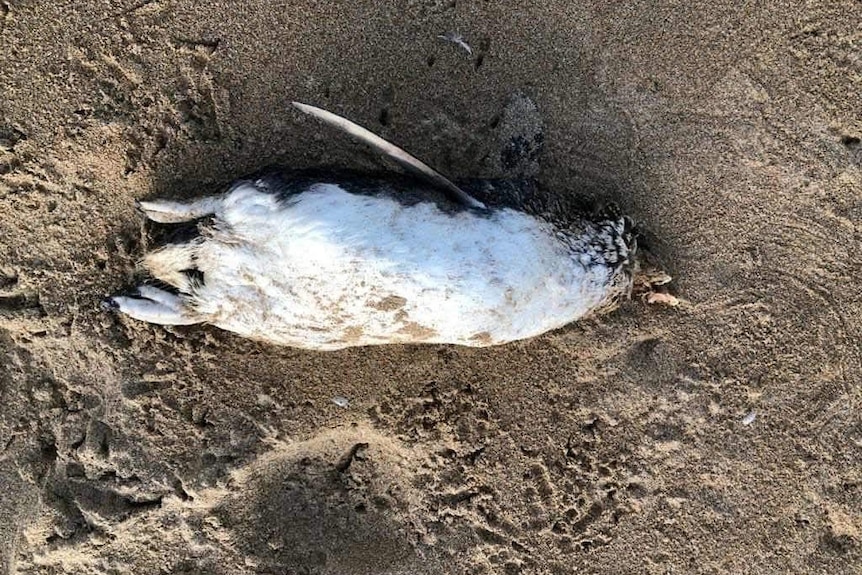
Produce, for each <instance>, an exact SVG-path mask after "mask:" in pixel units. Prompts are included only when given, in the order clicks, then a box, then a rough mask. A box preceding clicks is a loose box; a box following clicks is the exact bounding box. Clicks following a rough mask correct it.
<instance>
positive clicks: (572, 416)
mask: <svg viewBox="0 0 862 575" xmlns="http://www.w3.org/2000/svg"><path fill="white" fill-rule="evenodd" d="M342 4H348V5H346V6H345V5H342ZM447 31H456V32H460V33H461V34H462V35H463V37H464V39H465V40H466V42H467V43H468V44H469V45H470V46H471V48H472V54H468V53H467V52H466V50H464V49H463V48H462V47H459V46H457V45H455V44H453V43H451V42H447V41H444V40H441V39H439V38H438V36H439V35H441V34H445V33H446V32H447ZM860 54H862V30H860V28H859V5H858V2H854V1H851V0H836V1H834V2H819V3H810V4H809V5H807V6H803V5H802V4H801V3H799V2H785V3H772V4H770V5H767V4H762V3H761V4H757V3H754V4H740V3H726V5H721V4H717V3H714V2H699V3H695V4H693V3H678V2H677V3H671V2H658V3H656V2H652V3H643V2H642V3H637V2H635V3H632V2H628V3H620V2H604V1H599V0H595V1H589V2H580V3H572V2H555V3H550V4H549V3H523V2H521V3H517V7H515V4H513V3H500V2H497V3H492V2H479V1H477V2H464V1H460V2H437V1H429V2H422V1H418V0H403V1H401V2H371V1H360V2H350V3H331V2H292V3H287V4H281V5H274V4H273V3H271V2H264V1H258V0H252V1H249V2H242V3H223V2H222V3H215V2H187V1H185V0H173V1H168V0H152V1H144V2H133V1H129V2H112V3H105V2H94V1H92V0H84V1H82V2H77V3H74V4H68V6H67V5H64V4H63V3H59V2H25V1H23V0H6V1H2V0H0V555H2V562H3V563H2V564H3V565H5V566H7V567H8V569H7V570H8V571H10V572H18V573H69V574H71V573H75V574H78V573H100V574H101V573H159V572H162V573H343V574H345V575H349V574H353V573H476V574H479V573H488V574H490V573H505V574H507V575H509V574H515V573H530V574H532V573H542V574H545V573H554V574H568V573H574V572H578V573H597V574H611V573H613V574H616V573H656V574H658V573H669V572H673V573H759V574H779V573H781V574H783V573H789V572H792V573H829V574H841V573H858V569H859V565H862V536H860V533H862V511H860V510H862V423H860V408H862V384H860V381H862V343H860V342H862V290H860V289H859V278H860V277H862V255H860V253H862V250H860V245H862V242H860V240H862V231H860V221H862V192H860V190H862V144H860V141H862V120H860V110H862V60H860ZM292 100H300V101H305V102H309V103H313V104H316V105H320V106H323V107H325V108H329V109H332V110H333V111H336V112H339V113H342V114H344V115H346V116H348V117H350V118H351V119H354V120H356V121H359V122H360V123H362V124H364V125H366V126H368V127H370V128H373V129H375V130H376V131H378V132H380V133H381V134H382V135H383V136H385V137H388V138H390V139H392V140H393V141H395V142H397V143H398V144H400V145H402V146H404V147H405V148H406V149H408V150H411V151H413V152H414V153H416V154H417V155H418V156H419V157H420V158H422V159H424V160H426V161H427V162H429V163H431V164H433V165H435V166H437V167H438V168H440V169H442V170H444V171H445V172H447V173H448V174H450V175H452V176H453V177H456V178H458V177H465V176H477V175H482V176H501V175H507V176H514V175H519V174H532V173H535V171H536V170H538V169H539V168H541V171H540V174H539V177H540V179H541V182H542V184H543V185H544V186H545V187H546V188H547V189H548V190H549V192H548V193H550V194H556V195H559V196H560V197H563V196H565V197H569V196H572V195H574V194H585V195H586V196H588V197H589V198H590V199H592V200H594V201H595V202H597V203H605V202H609V201H613V202H616V203H618V204H619V205H620V206H621V207H622V208H623V210H624V211H626V212H628V213H630V214H631V215H633V216H634V217H635V218H636V219H638V220H640V221H642V222H643V223H644V224H645V226H646V229H647V231H648V235H647V237H648V239H649V240H650V243H651V244H652V247H653V249H654V250H655V251H656V252H657V253H658V255H659V256H660V257H661V259H662V260H663V261H664V263H665V264H667V265H668V266H669V268H670V270H669V271H670V272H671V273H672V274H673V275H674V277H675V278H676V279H675V285H674V289H675V292H674V293H676V294H677V295H679V296H680V297H681V298H682V299H683V300H685V302H688V303H686V304H684V305H681V306H678V307H676V308H672V309H667V308H655V307H647V306H644V305H642V304H641V303H640V302H632V303H631V304H629V305H628V306H625V307H624V308H623V309H622V310H619V311H618V312H616V313H615V314H613V315H611V316H609V317H606V318H603V319H602V320H600V321H590V322H586V323H583V324H579V325H576V326H572V327H570V328H567V329H564V330H561V331H560V332H558V333H555V334H551V335H548V336H545V337H541V338H538V339H536V340H535V341H530V342H527V343H523V344H518V345H511V346H506V347H503V348H497V349H487V350H465V349H456V348H447V347H418V348H415V347H410V348H390V349H366V350H349V351H344V352H338V353H331V354H313V353H302V352H297V351H293V350H288V349H276V348H272V347H267V346H261V345H257V344H254V343H251V342H247V341H243V340H240V339H237V338H235V337H233V336H231V335H229V334H225V333H222V332H219V331H217V330H214V329H210V328H205V327H191V328H183V329H165V328H161V327H153V326H148V325H142V324H140V323H136V322H133V321H126V320H122V319H119V318H117V317H115V316H112V315H107V314H105V313H103V312H102V311H101V310H100V309H99V306H98V304H99V301H100V299H101V298H102V297H103V296H104V295H106V294H108V293H112V292H114V291H116V290H118V289H121V288H123V287H124V286H127V285H130V284H132V283H133V282H134V280H135V279H136V276H135V274H136V273H137V272H136V268H135V263H136V261H137V260H138V259H139V258H140V257H141V256H142V254H143V253H144V251H145V249H146V246H147V245H148V243H149V242H152V241H156V240H158V239H164V237H165V235H166V233H165V232H160V231H156V230H152V229H150V228H149V227H144V226H142V222H141V218H140V216H139V214H137V213H136V212H135V209H134V200H135V199H140V198H145V197H155V196H167V197H172V198H177V199H181V198H187V197H190V196H192V195H195V194H199V193H212V192H213V191H216V190H218V189H219V188H220V186H222V185H224V184H226V183H228V182H229V181H230V180H231V179H233V178H235V177H237V176H239V175H242V174H244V173H247V172H249V171H252V170H254V169H257V168H260V167H262V166H264V165H268V164H281V165H290V166H318V165H322V164H336V165H341V166H345V167H352V168H360V169H368V168H373V167H375V166H376V164H375V160H374V159H373V158H372V157H371V156H369V155H367V154H365V153H364V152H362V151H361V150H359V149H357V148H356V147H355V146H353V145H352V144H351V143H350V141H349V140H346V139H344V138H341V137H338V136H335V135H333V134H332V132H330V131H328V130H326V129H324V128H322V127H321V126H320V125H318V124H315V123H314V122H313V121H311V120H309V119H307V118H302V117H299V115H298V114H296V113H293V112H292V111H290V110H289V107H288V104H289V102H290V101H292ZM532 103H534V104H535V108H534V107H533V106H532V105H531V104H532ZM531 130H532V132H531ZM525 133H530V134H532V136H531V137H529V138H525V139H523V140H517V141H513V139H512V138H513V135H515V134H520V135H523V134H525ZM537 136H539V137H537ZM513 142H514V143H513ZM513 158H514V159H515V160H516V161H514V162H513ZM522 160H525V161H523V162H522ZM151 233H154V234H155V235H154V236H150V234H151ZM338 396H343V397H345V398H348V399H349V400H350V403H349V405H348V406H347V407H340V406H338V405H336V404H334V403H333V402H332V398H334V397H338ZM366 443H367V444H368V446H367V447H362V448H359V449H358V451H357V453H356V454H355V455H356V457H355V458H354V460H353V462H352V463H351V465H350V466H349V468H347V469H345V470H343V471H339V470H338V466H339V462H342V458H343V457H344V455H345V454H346V453H348V452H349V451H350V450H351V448H353V447H354V446H356V445H359V444H366Z"/></svg>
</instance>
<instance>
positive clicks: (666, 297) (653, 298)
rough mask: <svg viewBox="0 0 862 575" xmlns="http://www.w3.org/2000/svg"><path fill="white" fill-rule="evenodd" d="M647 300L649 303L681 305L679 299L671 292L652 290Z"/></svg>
mask: <svg viewBox="0 0 862 575" xmlns="http://www.w3.org/2000/svg"><path fill="white" fill-rule="evenodd" d="M646 302H647V303H648V304H658V305H666V306H670V307H675V306H678V305H679V299H678V298H676V297H674V296H672V295H670V294H669V293H660V292H652V293H650V294H647V296H646Z"/></svg>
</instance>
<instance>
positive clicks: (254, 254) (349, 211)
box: [182, 182, 612, 350]
mask: <svg viewBox="0 0 862 575" xmlns="http://www.w3.org/2000/svg"><path fill="white" fill-rule="evenodd" d="M574 241H575V243H577V242H578V241H581V243H582V244H583V249H582V250H575V253H573V252H572V250H571V249H569V248H567V247H566V246H565V245H564V244H563V243H562V242H560V241H559V240H558V239H557V238H556V237H555V234H554V230H553V229H552V227H551V226H550V224H548V223H546V222H543V221H541V220H539V219H537V218H534V217H532V216H529V215H527V214H524V213H521V212H518V211H514V210H511V209H501V210H498V211H495V212H492V213H491V214H490V215H488V214H477V213H474V212H472V211H462V212H457V213H444V212H442V211H441V210H440V209H439V208H438V207H437V206H436V205H434V204H432V203H419V204H415V205H412V206H405V205H403V204H401V203H399V202H397V201H395V200H393V199H391V198H387V197H385V196H372V195H358V194H352V193H349V192H347V191H345V190H344V189H342V188H340V187H339V186H337V185H333V184H318V185H316V186H313V187H312V188H311V189H309V190H307V191H305V192H302V193H300V194H297V195H295V196H293V197H290V198H288V199H280V198H279V197H278V196H277V195H275V194H272V193H265V192H261V191H258V190H257V189H256V188H255V186H254V185H253V184H252V183H250V182H249V183H244V184H240V185H239V186H238V187H236V188H234V189H233V190H232V191H231V192H229V193H228V194H227V195H226V196H224V198H223V200H222V201H221V202H220V204H219V205H218V207H217V208H216V210H215V225H214V227H213V228H211V229H209V230H207V231H206V233H205V234H204V237H203V239H201V240H198V241H196V242H195V243H194V244H193V246H194V249H195V253H194V259H195V263H196V266H197V268H198V269H199V270H200V271H201V272H203V278H204V279H203V282H202V283H197V284H193V285H192V286H191V289H190V293H189V294H186V295H182V297H183V299H184V301H185V302H186V304H187V305H188V306H189V308H190V309H189V312H190V313H193V314H194V316H195V317H199V318H200V319H201V321H206V322H208V323H211V324H214V325H216V326H218V327H221V328H223V329H226V330H230V331H233V332H236V333H238V334H241V335H243V336H247V337H252V338H255V339H260V340H265V341H269V342H272V343H276V344H283V345H289V346H294V347H301V348H309V349H318V350H332V349H339V348H343V347H348V346H355V345H371V344H384V343H415V342H427V343H432V342H434V343H453V344H460V345H467V346H487V345H495V344H500V343H504V342H508V341H513V340H518V339H523V338H528V337H531V336H535V335H538V334H540V333H543V332H546V331H548V330H551V329H554V328H557V327H561V326H563V325H565V324H567V323H570V322H572V321H574V320H576V319H578V318H580V317H582V316H584V315H586V314H588V313H589V312H590V311H591V310H593V309H595V308H596V307H598V306H600V305H601V304H602V303H603V302H605V301H606V299H607V297H608V289H609V288H608V287H607V286H608V284H609V283H610V279H611V278H610V275H611V273H612V272H611V270H610V269H609V268H608V267H606V266H605V265H601V264H600V263H597V262H600V261H601V254H597V253H593V252H592V251H591V250H590V248H589V245H590V242H589V241H588V239H587V238H586V237H585V238H582V239H581V240H579V239H578V238H574Z"/></svg>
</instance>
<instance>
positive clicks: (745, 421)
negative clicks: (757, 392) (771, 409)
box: [742, 411, 757, 425]
mask: <svg viewBox="0 0 862 575" xmlns="http://www.w3.org/2000/svg"><path fill="white" fill-rule="evenodd" d="M755 419H757V412H756V411H749V412H748V414H747V415H746V416H745V417H743V418H742V425H751V424H752V423H754V420H755Z"/></svg>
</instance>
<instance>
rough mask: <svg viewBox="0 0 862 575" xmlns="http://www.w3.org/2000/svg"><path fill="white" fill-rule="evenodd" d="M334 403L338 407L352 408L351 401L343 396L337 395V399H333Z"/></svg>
mask: <svg viewBox="0 0 862 575" xmlns="http://www.w3.org/2000/svg"><path fill="white" fill-rule="evenodd" d="M332 403H334V404H335V405H337V406H338V407H349V406H350V400H349V399H347V398H346V397H344V396H342V395H336V396H335V397H333V398H332Z"/></svg>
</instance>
